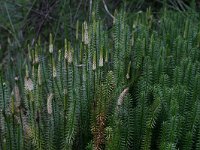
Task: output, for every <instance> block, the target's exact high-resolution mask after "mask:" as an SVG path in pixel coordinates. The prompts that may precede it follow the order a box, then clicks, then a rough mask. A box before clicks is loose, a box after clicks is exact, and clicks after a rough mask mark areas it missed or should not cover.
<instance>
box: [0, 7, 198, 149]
mask: <svg viewBox="0 0 200 150" xmlns="http://www.w3.org/2000/svg"><path fill="white" fill-rule="evenodd" d="M156 17H157V18H159V19H156V18H155V17H153V15H152V13H151V10H150V9H149V10H147V12H145V13H137V14H135V17H134V20H133V25H132V23H130V22H129V21H127V20H128V19H127V15H126V13H125V12H124V11H119V12H118V13H117V12H116V13H115V16H114V20H113V26H112V28H111V29H109V30H106V28H105V26H104V24H103V23H102V21H101V19H100V18H99V16H98V11H96V12H93V16H92V20H91V21H90V22H89V23H87V22H84V23H82V25H81V23H79V24H78V23H77V29H76V38H75V40H70V39H65V40H64V39H63V47H60V48H57V47H56V46H55V44H54V43H53V41H54V37H53V36H52V35H51V34H50V36H49V44H48V45H49V47H47V46H45V44H42V41H38V43H37V44H35V46H33V47H31V46H27V48H28V56H27V58H26V59H25V58H24V59H22V58H20V57H19V59H18V60H17V63H15V64H14V63H13V64H12V63H11V65H10V66H8V71H7V73H2V74H1V84H0V110H1V112H0V149H2V150H7V149H9V150H24V149H39V150H46V149H51V150H54V149H55V150H58V149H65V150H68V149H69V150H70V149H80V150H83V149H88V150H90V149H94V150H100V149H106V150H127V149H136V150H140V149H143V150H148V149H153V150H156V149H159V150H172V149H181V150H199V149H200V120H199V119H200V62H199V61H200V31H199V29H200V28H199V21H198V15H197V14H190V15H185V14H184V13H177V12H176V13H175V12H170V11H167V10H165V11H163V12H162V13H160V14H159V15H157V16H156ZM130 24H131V25H130ZM24 68H25V69H24ZM3 74H4V75H3Z"/></svg>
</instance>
